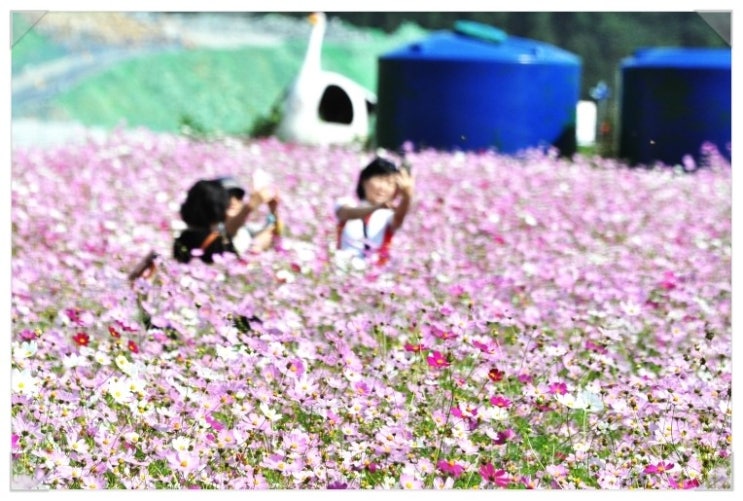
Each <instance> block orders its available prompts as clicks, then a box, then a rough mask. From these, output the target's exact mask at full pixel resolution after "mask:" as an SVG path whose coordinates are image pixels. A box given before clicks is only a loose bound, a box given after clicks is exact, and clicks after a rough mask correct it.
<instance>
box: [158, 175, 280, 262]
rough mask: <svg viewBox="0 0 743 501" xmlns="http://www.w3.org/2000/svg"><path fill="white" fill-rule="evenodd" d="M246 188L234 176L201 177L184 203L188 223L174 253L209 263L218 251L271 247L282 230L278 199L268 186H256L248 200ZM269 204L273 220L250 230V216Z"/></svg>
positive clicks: (181, 256) (259, 249)
mask: <svg viewBox="0 0 743 501" xmlns="http://www.w3.org/2000/svg"><path fill="white" fill-rule="evenodd" d="M244 196H245V190H244V189H243V188H242V187H240V185H239V184H238V183H237V182H236V181H235V180H234V179H233V178H231V177H224V178H218V179H208V180H200V181H197V182H196V183H195V184H194V185H193V186H192V187H191V188H190V189H189V190H188V193H187V195H186V200H185V201H184V202H183V204H182V205H181V210H180V214H181V218H182V219H183V221H184V222H185V223H186V224H187V225H188V227H187V228H186V229H185V230H183V231H182V232H181V233H180V235H178V237H177V238H176V239H175V242H174V244H173V257H175V259H176V260H178V261H180V262H183V263H187V262H189V261H190V260H191V258H192V257H193V256H198V257H200V258H201V260H202V261H204V262H206V263H211V262H213V260H214V259H213V256H214V255H215V254H222V253H224V252H232V253H234V254H238V255H240V254H242V253H244V252H246V251H252V252H261V251H263V250H266V249H267V248H269V247H270V245H271V243H272V241H273V238H274V236H275V235H276V234H277V233H278V231H277V229H278V225H277V218H276V211H277V207H278V201H277V200H276V197H275V194H274V193H273V191H272V190H269V189H268V188H262V189H260V190H255V191H253V192H252V193H251V194H250V197H249V200H248V202H247V203H245V202H243V200H242V199H243V197H244ZM264 203H265V204H267V205H268V207H269V211H270V214H269V215H270V217H271V218H272V221H267V223H266V225H265V226H264V227H263V228H262V229H261V230H260V231H258V232H257V233H256V234H255V235H252V234H250V233H249V230H248V229H247V227H246V220H247V218H248V216H249V215H250V214H252V213H253V212H255V211H256V210H257V209H258V208H259V207H260V206H261V205H263V204H264Z"/></svg>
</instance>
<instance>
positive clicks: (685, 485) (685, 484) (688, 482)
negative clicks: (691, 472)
mask: <svg viewBox="0 0 743 501" xmlns="http://www.w3.org/2000/svg"><path fill="white" fill-rule="evenodd" d="M668 485H670V486H671V489H684V490H688V489H696V488H697V487H699V485H700V483H699V480H698V479H696V478H693V479H690V478H685V479H682V480H681V481H679V480H676V479H675V478H673V477H668Z"/></svg>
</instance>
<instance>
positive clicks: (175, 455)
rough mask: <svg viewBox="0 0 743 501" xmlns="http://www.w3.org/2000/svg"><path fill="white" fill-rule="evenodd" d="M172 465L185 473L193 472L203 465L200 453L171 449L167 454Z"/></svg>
mask: <svg viewBox="0 0 743 501" xmlns="http://www.w3.org/2000/svg"><path fill="white" fill-rule="evenodd" d="M165 459H167V460H168V463H169V464H170V467H171V468H172V469H173V470H176V471H179V472H181V473H183V474H184V475H188V474H189V473H193V472H194V471H196V470H198V469H199V467H200V466H201V463H200V460H199V455H198V454H197V453H196V452H193V451H180V450H179V451H171V452H169V453H168V454H167V455H166V456H165Z"/></svg>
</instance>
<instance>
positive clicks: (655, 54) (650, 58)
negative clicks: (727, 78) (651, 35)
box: [622, 47, 731, 69]
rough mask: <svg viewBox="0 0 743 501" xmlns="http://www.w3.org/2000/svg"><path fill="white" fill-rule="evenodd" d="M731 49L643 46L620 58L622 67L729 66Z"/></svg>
mask: <svg viewBox="0 0 743 501" xmlns="http://www.w3.org/2000/svg"><path fill="white" fill-rule="evenodd" d="M730 63H731V50H730V49H725V48H708V47H692V48H688V47H687V48H685V47H643V48H640V49H637V50H636V51H635V52H634V53H633V54H632V56H630V57H627V58H625V59H623V60H622V67H641V68H723V69H724V68H730Z"/></svg>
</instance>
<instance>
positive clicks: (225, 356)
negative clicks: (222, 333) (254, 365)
mask: <svg viewBox="0 0 743 501" xmlns="http://www.w3.org/2000/svg"><path fill="white" fill-rule="evenodd" d="M214 348H215V349H216V351H217V356H218V357H219V358H221V359H222V360H225V361H230V360H237V358H238V352H237V351H236V350H235V348H234V347H232V346H222V345H219V344H218V345H216V346H215V347H214Z"/></svg>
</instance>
